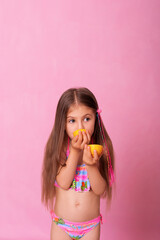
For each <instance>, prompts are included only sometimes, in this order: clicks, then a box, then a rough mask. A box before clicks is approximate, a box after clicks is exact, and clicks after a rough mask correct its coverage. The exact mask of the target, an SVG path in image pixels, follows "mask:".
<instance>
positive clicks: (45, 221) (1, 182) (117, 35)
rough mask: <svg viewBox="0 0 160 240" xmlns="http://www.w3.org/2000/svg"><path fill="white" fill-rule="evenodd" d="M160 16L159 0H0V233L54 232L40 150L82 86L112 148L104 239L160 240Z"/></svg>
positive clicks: (36, 235) (33, 235) (40, 235)
mask: <svg viewBox="0 0 160 240" xmlns="http://www.w3.org/2000/svg"><path fill="white" fill-rule="evenodd" d="M159 13H160V1H159V0H152V1H149V0H139V1H134V0H130V1H128V0H116V1H111V0H106V1H105V0H103V1H102V0H101V1H96V0H92V1H91V0H85V1H83V0H81V1H76V0H74V1H73V0H67V1H65V0H64V1H61V0H58V1H52V0H48V1H40V0H36V1H35V0H30V1H29V0H28V1H21V0H17V1H16V0H15V1H14V0H12V1H3V0H0V239H16V240H18V239H21V240H22V239H27V240H29V239H32V240H34V239H35V240H36V239H39V240H42V239H43V240H46V239H49V232H50V224H51V219H50V215H49V213H48V212H47V211H46V210H45V208H44V207H43V206H42V205H41V202H40V194H41V188H40V173H41V165H42V159H43V151H44V146H45V144H46V141H47V139H48V136H49V133H50V131H51V128H52V125H53V120H54V113H55V108H56V104H57V101H58V99H59V97H60V95H61V94H62V92H63V91H64V90H66V89H67V88H70V87H75V86H85V87H88V88H90V89H91V90H92V91H93V93H94V94H95V95H96V97H97V99H98V101H99V105H100V107H101V108H102V110H103V112H102V117H103V120H104V122H105V124H106V128H107V129H108V132H109V134H110V136H111V138H112V141H113V144H114V148H115V157H116V172H117V174H116V175H117V176H116V177H117V185H116V192H115V194H114V197H113V202H112V207H111V210H110V211H109V212H106V209H105V202H104V201H102V208H101V211H102V214H103V215H104V218H105V221H104V225H102V235H101V239H102V240H106V239H110V240H117V239H118V240H128V239H129V240H132V239H133V240H135V239H137V240H143V239H145V240H151V239H154V240H157V239H159V238H160V217H159V216H160V207H159V203H160V192H159V189H160V168H159V158H160V151H159V142H160V137H159V134H160V132H159V130H160V117H159V116H160V108H159V101H160V96H159V95H160V94H159V91H160V81H159V73H160V51H159V50H160V17H159V16H160V14H159Z"/></svg>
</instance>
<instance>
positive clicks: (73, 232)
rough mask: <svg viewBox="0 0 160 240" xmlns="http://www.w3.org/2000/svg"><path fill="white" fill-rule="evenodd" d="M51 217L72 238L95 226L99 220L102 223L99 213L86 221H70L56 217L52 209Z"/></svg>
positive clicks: (78, 236) (80, 236) (79, 236)
mask: <svg viewBox="0 0 160 240" xmlns="http://www.w3.org/2000/svg"><path fill="white" fill-rule="evenodd" d="M51 217H52V220H53V222H55V223H56V224H57V225H58V226H59V227H60V228H61V229H63V230H64V231H65V232H66V233H67V234H69V236H70V237H71V238H73V239H80V238H82V237H83V236H84V235H85V234H86V233H88V232H89V231H91V230H92V229H93V228H95V227H96V226H97V225H98V224H99V223H100V222H101V223H102V216H101V215H99V216H98V217H97V218H94V219H92V220H90V221H86V222H70V221H68V220H65V219H62V218H60V217H57V216H56V215H55V213H54V212H53V211H51Z"/></svg>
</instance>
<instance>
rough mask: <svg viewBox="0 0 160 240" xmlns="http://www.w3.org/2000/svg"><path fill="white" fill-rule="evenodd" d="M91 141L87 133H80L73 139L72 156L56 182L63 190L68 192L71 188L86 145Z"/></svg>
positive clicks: (70, 155) (60, 170)
mask: <svg viewBox="0 0 160 240" xmlns="http://www.w3.org/2000/svg"><path fill="white" fill-rule="evenodd" d="M89 141H90V136H89V133H88V132H87V131H86V133H84V132H83V133H81V132H79V135H77V136H76V137H74V138H73V139H72V141H71V149H70V154H69V157H68V159H67V161H66V166H65V167H61V169H59V173H58V175H57V177H56V181H57V183H58V185H59V186H60V187H61V188H63V189H65V190H67V189H69V187H70V186H71V183H72V181H73V179H74V176H75V172H76V168H77V164H78V161H79V159H80V156H81V154H82V150H83V149H84V146H85V144H86V143H88V142H89Z"/></svg>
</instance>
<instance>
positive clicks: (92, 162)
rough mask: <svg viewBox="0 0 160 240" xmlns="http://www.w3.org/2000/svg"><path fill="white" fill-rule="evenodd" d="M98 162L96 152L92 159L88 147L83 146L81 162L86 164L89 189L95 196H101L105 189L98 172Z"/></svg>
mask: <svg viewBox="0 0 160 240" xmlns="http://www.w3.org/2000/svg"><path fill="white" fill-rule="evenodd" d="M98 161H99V157H98V154H97V152H96V151H95V152H94V157H92V155H91V152H90V147H88V146H85V149H84V155H83V162H84V163H85V164H86V169H87V172H88V178H89V181H90V184H91V188H92V190H93V192H94V193H95V194H97V195H101V194H103V193H104V191H105V189H106V182H105V180H104V178H103V177H102V176H101V174H100V172H99V169H98Z"/></svg>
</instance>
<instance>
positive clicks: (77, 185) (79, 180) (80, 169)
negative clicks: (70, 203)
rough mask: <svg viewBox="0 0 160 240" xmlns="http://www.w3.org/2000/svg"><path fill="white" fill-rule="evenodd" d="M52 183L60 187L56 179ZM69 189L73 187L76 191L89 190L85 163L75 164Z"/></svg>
mask: <svg viewBox="0 0 160 240" xmlns="http://www.w3.org/2000/svg"><path fill="white" fill-rule="evenodd" d="M54 185H55V186H56V187H60V186H59V185H58V183H57V182H56V181H55V183H54ZM70 189H74V190H75V191H76V192H88V191H90V190H91V185H90V182H89V178H88V173H87V170H86V167H85V164H82V165H78V166H77V169H76V174H75V176H74V179H73V182H72V184H71V186H70Z"/></svg>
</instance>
